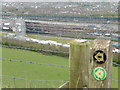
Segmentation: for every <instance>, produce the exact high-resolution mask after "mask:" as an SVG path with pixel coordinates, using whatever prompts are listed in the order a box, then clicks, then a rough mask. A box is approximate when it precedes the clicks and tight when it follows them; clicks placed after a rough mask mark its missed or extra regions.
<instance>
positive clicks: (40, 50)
mask: <svg viewBox="0 0 120 90" xmlns="http://www.w3.org/2000/svg"><path fill="white" fill-rule="evenodd" d="M2 47H6V48H15V49H23V50H30V51H36V52H50V53H54V54H56V53H57V54H65V55H69V53H68V52H60V51H54V50H45V49H35V48H25V47H18V46H7V45H2Z"/></svg>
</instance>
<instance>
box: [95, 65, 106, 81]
mask: <svg viewBox="0 0 120 90" xmlns="http://www.w3.org/2000/svg"><path fill="white" fill-rule="evenodd" d="M106 75H107V73H106V70H105V69H104V68H102V67H96V68H95V69H94V70H93V76H94V77H95V79H97V80H105V79H106Z"/></svg>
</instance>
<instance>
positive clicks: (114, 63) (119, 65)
mask: <svg viewBox="0 0 120 90" xmlns="http://www.w3.org/2000/svg"><path fill="white" fill-rule="evenodd" d="M0 59H2V60H8V61H15V62H23V63H33V64H39V65H50V66H57V67H63V68H69V67H68V66H63V65H55V64H45V63H38V62H32V61H23V60H14V59H6V58H0ZM113 65H115V66H118V67H120V64H117V63H116V62H113Z"/></svg>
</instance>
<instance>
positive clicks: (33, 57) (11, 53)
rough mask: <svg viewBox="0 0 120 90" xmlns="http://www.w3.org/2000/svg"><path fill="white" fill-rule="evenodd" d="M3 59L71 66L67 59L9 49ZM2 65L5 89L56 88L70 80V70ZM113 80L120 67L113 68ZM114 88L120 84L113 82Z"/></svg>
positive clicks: (20, 64) (23, 64) (30, 65)
mask: <svg viewBox="0 0 120 90" xmlns="http://www.w3.org/2000/svg"><path fill="white" fill-rule="evenodd" d="M0 49H1V48H0ZM2 58H7V59H16V60H24V61H34V62H40V63H46V64H55V65H63V66H68V64H69V60H68V59H67V58H62V57H58V56H46V55H42V54H40V53H36V52H30V51H25V50H18V49H9V48H2ZM2 65H3V67H2V70H3V75H6V76H4V77H3V87H17V88H55V87H59V86H60V85H61V84H63V83H64V82H63V81H68V80H69V69H68V68H62V67H56V66H49V65H38V64H32V63H23V62H14V61H6V60H3V61H2ZM8 76H14V77H18V78H25V79H34V80H59V81H61V82H53V81H51V82H47V81H46V82H45V81H44V82H40V81H31V80H22V79H13V78H12V79H11V78H9V77H8ZM113 79H115V80H118V67H113ZM112 87H113V88H117V87H118V83H117V82H115V81H113V82H112Z"/></svg>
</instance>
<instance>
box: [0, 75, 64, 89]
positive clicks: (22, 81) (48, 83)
mask: <svg viewBox="0 0 120 90" xmlns="http://www.w3.org/2000/svg"><path fill="white" fill-rule="evenodd" d="M0 77H2V79H3V81H2V86H3V88H6V87H7V88H9V87H12V88H16V87H17V88H18V87H20V88H57V87H59V86H60V85H62V84H63V83H65V82H66V81H65V80H39V79H26V78H21V77H15V76H9V75H0Z"/></svg>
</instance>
